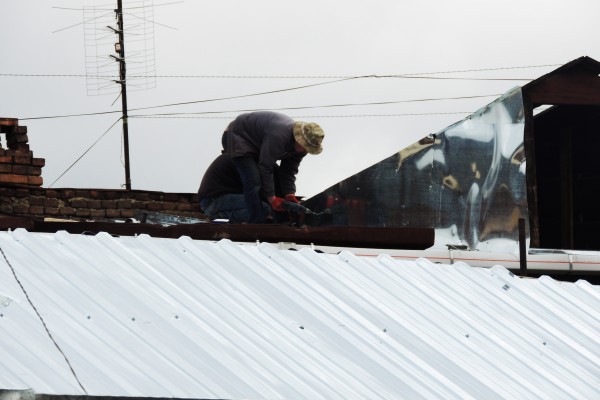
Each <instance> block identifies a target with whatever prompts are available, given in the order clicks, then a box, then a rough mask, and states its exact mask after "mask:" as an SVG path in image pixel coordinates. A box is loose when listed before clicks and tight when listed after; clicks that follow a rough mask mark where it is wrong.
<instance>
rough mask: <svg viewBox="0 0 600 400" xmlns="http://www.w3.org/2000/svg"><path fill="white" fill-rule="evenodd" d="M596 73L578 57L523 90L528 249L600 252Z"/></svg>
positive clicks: (599, 85) (596, 66)
mask: <svg viewBox="0 0 600 400" xmlns="http://www.w3.org/2000/svg"><path fill="white" fill-rule="evenodd" d="M599 74H600V62H598V61H596V60H594V59H592V58H589V57H580V58H578V59H576V60H573V61H571V62H569V63H567V64H565V65H563V66H562V67H560V68H558V69H556V70H554V71H552V72H550V73H548V74H546V75H544V76H542V77H540V78H538V79H536V80H534V81H532V82H530V83H528V84H526V85H524V86H523V87H522V94H523V103H524V111H525V137H524V144H525V154H526V159H527V198H528V209H529V227H530V240H531V247H537V248H546V249H548V248H554V249H576V250H599V249H600V213H599V212H598V207H599V202H598V200H597V199H598V195H597V188H598V187H599V186H600V153H599V152H600V76H599ZM546 105H549V106H552V107H550V108H548V109H545V110H544V111H542V112H539V113H537V114H536V113H535V110H536V108H538V107H541V106H546Z"/></svg>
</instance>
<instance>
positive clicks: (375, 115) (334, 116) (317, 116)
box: [129, 109, 473, 119]
mask: <svg viewBox="0 0 600 400" xmlns="http://www.w3.org/2000/svg"><path fill="white" fill-rule="evenodd" d="M261 110H262V109H261ZM257 111H258V110H257ZM472 113H473V111H451V112H429V113H403V114H351V115H293V116H292V115H290V117H293V118H294V119H300V118H371V117H409V116H429V115H456V114H472ZM129 118H141V119H144V118H148V119H152V118H155V119H231V116H219V115H211V116H182V115H173V116H170V115H167V116H163V115H160V114H158V115H130V116H129Z"/></svg>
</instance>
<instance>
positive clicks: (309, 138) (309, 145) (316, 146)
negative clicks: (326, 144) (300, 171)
mask: <svg viewBox="0 0 600 400" xmlns="http://www.w3.org/2000/svg"><path fill="white" fill-rule="evenodd" d="M324 137H325V133H324V132H323V129H321V127H320V126H319V125H318V124H315V123H314V122H301V121H298V122H296V123H294V139H296V142H298V144H300V146H302V147H304V148H305V149H306V151H307V152H308V153H309V154H319V153H320V152H322V151H323V145H322V142H323V138H324Z"/></svg>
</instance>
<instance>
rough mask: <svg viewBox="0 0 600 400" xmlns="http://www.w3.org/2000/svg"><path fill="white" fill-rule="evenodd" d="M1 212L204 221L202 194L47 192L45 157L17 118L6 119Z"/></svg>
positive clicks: (0, 161) (0, 157) (1, 122)
mask: <svg viewBox="0 0 600 400" xmlns="http://www.w3.org/2000/svg"><path fill="white" fill-rule="evenodd" d="M0 133H4V134H6V144H7V147H8V148H7V149H4V148H2V147H1V146H0V213H4V214H11V215H19V216H31V217H34V218H39V219H44V218H58V219H72V220H79V221H90V220H94V221H114V220H122V219H127V218H139V217H140V216H142V215H144V214H152V213H162V214H171V215H177V216H180V217H187V218H200V219H201V218H204V215H203V214H202V213H201V211H200V205H199V203H198V195H197V194H196V193H163V192H149V191H142V190H105V189H45V188H42V187H41V186H42V184H43V180H42V167H43V166H44V165H45V160H44V159H43V158H34V157H33V152H32V151H31V150H30V149H29V144H28V141H29V140H28V137H27V127H25V126H19V122H18V120H17V119H16V118H0Z"/></svg>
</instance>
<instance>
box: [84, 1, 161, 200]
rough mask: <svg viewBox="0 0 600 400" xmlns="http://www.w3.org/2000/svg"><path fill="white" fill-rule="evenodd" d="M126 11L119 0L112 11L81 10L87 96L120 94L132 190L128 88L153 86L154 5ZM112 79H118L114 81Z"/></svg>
mask: <svg viewBox="0 0 600 400" xmlns="http://www.w3.org/2000/svg"><path fill="white" fill-rule="evenodd" d="M127 10H128V11H127V12H124V11H123V1H122V0H117V8H115V9H114V10H109V9H108V8H107V7H106V6H91V7H84V9H83V21H84V22H83V26H84V39H85V40H84V42H85V66H86V83H87V92H88V95H102V94H114V93H119V96H120V97H121V107H122V113H123V114H122V118H121V119H122V122H123V152H124V159H125V160H124V164H125V189H126V190H131V172H130V162H129V121H128V113H127V89H128V85H129V87H130V88H133V90H144V89H149V88H154V87H156V70H155V66H154V60H155V54H154V2H153V0H141V1H137V2H134V4H130V6H129V7H128V8H127ZM129 10H131V11H129ZM125 16H127V17H128V20H127V22H128V24H127V34H128V39H129V37H131V38H132V39H131V40H128V42H127V44H128V46H130V48H128V53H127V57H126V56H125V32H126V31H125V29H126V28H125ZM115 25H116V26H115ZM115 35H116V38H115ZM128 67H129V71H130V73H131V72H134V74H133V75H130V76H129V77H128V76H127V68H128ZM115 76H118V79H116V80H115ZM115 83H116V84H117V85H114V84H115Z"/></svg>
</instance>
